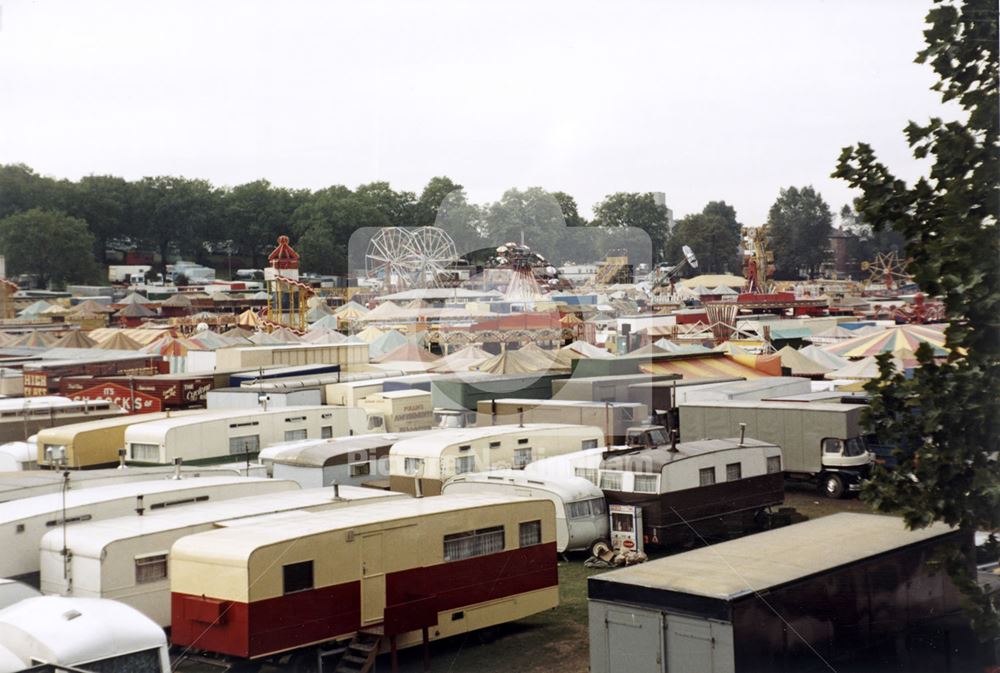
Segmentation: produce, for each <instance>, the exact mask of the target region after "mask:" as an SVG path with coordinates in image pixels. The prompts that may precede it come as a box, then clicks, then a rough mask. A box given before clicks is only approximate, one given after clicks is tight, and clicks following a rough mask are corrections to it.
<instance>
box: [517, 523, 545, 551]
mask: <svg viewBox="0 0 1000 673" xmlns="http://www.w3.org/2000/svg"><path fill="white" fill-rule="evenodd" d="M541 543H542V522H541V521H527V522H525V523H522V524H521V525H520V529H519V535H518V546H521V547H530V546H531V545H535V544H541Z"/></svg>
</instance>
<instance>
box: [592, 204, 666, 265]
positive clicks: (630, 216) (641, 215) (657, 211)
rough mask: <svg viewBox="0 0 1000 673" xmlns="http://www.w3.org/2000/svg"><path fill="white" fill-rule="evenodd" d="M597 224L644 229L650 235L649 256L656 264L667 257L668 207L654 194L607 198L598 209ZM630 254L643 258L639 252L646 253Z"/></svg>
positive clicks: (607, 227) (613, 228)
mask: <svg viewBox="0 0 1000 673" xmlns="http://www.w3.org/2000/svg"><path fill="white" fill-rule="evenodd" d="M593 224H594V225H596V226H599V227H604V228H606V229H611V230H615V229H622V228H625V227H634V228H636V229H641V230H642V231H644V232H646V234H648V236H649V242H648V244H649V245H651V246H652V249H651V250H650V251H649V253H647V254H651V255H652V261H653V262H654V263H655V262H659V261H661V260H662V259H663V258H664V253H665V252H666V246H667V238H668V237H669V235H670V221H669V213H668V212H667V208H666V207H665V206H661V205H659V204H658V203H656V199H655V197H654V196H653V193H652V192H644V193H639V192H631V193H629V192H617V193H615V194H611V195H609V196H607V197H606V198H605V199H604V200H603V201H601V202H600V203H598V204H597V205H596V206H594V222H593ZM630 252H634V254H631V255H630V257H635V258H640V254H639V253H640V252H645V251H630Z"/></svg>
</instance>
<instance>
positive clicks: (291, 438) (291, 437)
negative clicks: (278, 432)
mask: <svg viewBox="0 0 1000 673" xmlns="http://www.w3.org/2000/svg"><path fill="white" fill-rule="evenodd" d="M307 438H308V435H307V433H306V430H305V429H302V430H285V441H286V442H297V441H299V440H300V439H307Z"/></svg>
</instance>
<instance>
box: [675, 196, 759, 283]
mask: <svg viewBox="0 0 1000 673" xmlns="http://www.w3.org/2000/svg"><path fill="white" fill-rule="evenodd" d="M742 228H743V225H741V224H740V223H739V222H738V221H737V220H736V210H735V209H734V208H733V207H732V206H730V205H729V204H727V203H726V202H725V201H712V202H711V203H709V204H708V205H706V206H705V208H704V209H703V210H702V211H701V212H700V213H695V214H693V215H688V216H686V217H682V218H681V219H680V220H678V222H677V226H676V227H674V231H673V233H672V234H671V235H670V240H669V241H668V243H667V255H666V259H667V260H668V261H670V262H672V263H679V262H680V261H681V260H683V259H684V253H683V252H682V251H681V248H682V246H684V245H687V246H690V248H691V249H692V250H693V251H694V253H695V255H696V256H697V257H698V269H697V271H695V270H693V269H691V268H690V267H686V268H685V273H686V274H688V275H691V274H695V273H727V272H728V273H736V274H738V273H740V266H739V265H740V259H739V250H738V248H739V245H740V231H741V230H742Z"/></svg>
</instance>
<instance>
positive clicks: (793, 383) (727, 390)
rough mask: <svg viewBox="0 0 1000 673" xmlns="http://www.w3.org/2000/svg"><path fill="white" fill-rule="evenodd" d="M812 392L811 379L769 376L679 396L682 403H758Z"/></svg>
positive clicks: (695, 389)
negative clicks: (727, 401)
mask: <svg viewBox="0 0 1000 673" xmlns="http://www.w3.org/2000/svg"><path fill="white" fill-rule="evenodd" d="M811 391H812V382H811V381H810V380H809V379H805V378H800V377H797V376H767V377H764V378H760V379H750V380H749V381H728V382H725V383H716V384H714V385H711V386H703V387H698V388H693V389H687V390H684V391H683V392H682V394H681V395H680V396H679V397H681V399H679V400H678V404H680V403H681V402H689V403H690V402H710V401H716V400H730V401H744V402H756V401H759V400H762V399H764V398H767V397H775V396H778V395H798V394H801V393H808V392H811Z"/></svg>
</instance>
